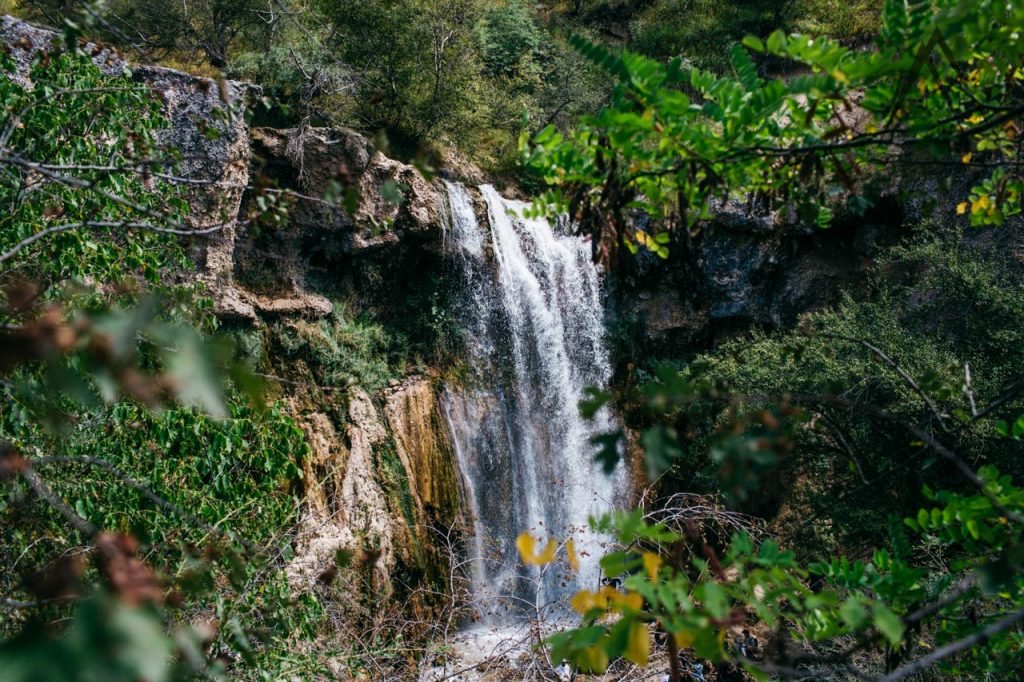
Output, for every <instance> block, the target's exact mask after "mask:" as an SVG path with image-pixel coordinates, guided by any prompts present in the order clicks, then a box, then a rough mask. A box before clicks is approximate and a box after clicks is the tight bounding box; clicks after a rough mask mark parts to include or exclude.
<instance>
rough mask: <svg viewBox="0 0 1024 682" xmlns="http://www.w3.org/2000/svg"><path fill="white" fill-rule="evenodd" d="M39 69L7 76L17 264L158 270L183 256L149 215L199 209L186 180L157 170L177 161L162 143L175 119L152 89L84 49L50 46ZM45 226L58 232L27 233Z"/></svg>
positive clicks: (7, 164)
mask: <svg viewBox="0 0 1024 682" xmlns="http://www.w3.org/2000/svg"><path fill="white" fill-rule="evenodd" d="M0 68H2V70H3V71H4V72H7V73H10V72H11V71H13V69H14V62H13V60H12V59H11V58H10V57H8V56H7V55H0ZM28 78H29V79H30V80H31V82H32V83H34V87H31V88H26V87H25V86H24V85H22V84H21V82H20V81H18V80H16V79H13V78H9V77H6V76H5V77H3V78H0V109H2V110H3V112H4V116H3V119H4V121H5V124H4V127H3V139H4V145H5V147H6V148H7V149H8V150H11V151H13V153H11V151H9V152H8V153H6V154H5V155H4V156H5V158H4V159H3V160H2V161H0V202H2V203H3V205H4V206H5V207H6V209H5V211H4V214H3V215H2V216H0V253H2V254H4V255H5V256H7V255H8V254H9V257H7V258H5V260H6V261H7V262H6V263H4V266H5V270H7V271H8V272H12V271H13V272H18V273H19V274H20V275H21V276H22V277H24V278H26V279H32V280H35V281H37V282H39V283H40V284H45V285H50V284H53V283H55V282H59V281H62V280H66V279H77V280H81V279H82V278H83V277H85V276H86V275H88V276H91V277H93V278H95V279H97V280H98V281H102V282H118V281H121V280H123V279H125V278H126V277H127V276H128V275H129V274H132V275H138V274H141V275H142V276H144V277H145V278H146V279H148V280H149V281H151V282H155V281H156V280H157V279H158V278H159V272H160V270H166V269H168V268H170V267H172V266H174V265H180V264H181V263H182V253H181V250H180V249H179V248H178V246H177V245H176V244H175V243H174V242H173V241H171V240H169V239H166V238H162V237H161V236H159V235H157V234H154V233H153V232H152V231H150V230H147V229H144V227H142V226H143V225H145V224H151V223H152V222H153V220H152V217H153V215H154V214H157V213H159V214H160V215H162V216H163V217H164V218H166V220H167V221H171V222H173V221H175V220H177V219H180V218H181V217H182V216H183V215H184V213H185V211H186V209H187V207H186V205H185V202H184V200H183V198H182V197H181V193H180V191H179V190H178V189H177V188H175V187H172V186H169V185H168V184H167V183H165V182H163V181H162V180H160V179H158V178H153V177H152V176H149V177H147V171H149V170H159V169H160V167H161V166H162V165H163V164H166V163H167V162H168V159H166V158H161V156H162V155H163V154H165V153H166V152H165V151H164V150H160V149H158V148H157V146H156V141H155V133H156V132H157V131H158V130H160V129H161V128H163V127H165V126H166V125H167V121H166V119H165V118H164V117H163V115H162V113H161V111H160V105H159V102H158V101H157V100H156V98H155V97H154V95H153V93H152V91H151V90H149V88H147V87H145V86H142V85H139V84H136V83H133V82H132V81H131V80H130V79H128V78H127V77H124V76H113V77H109V76H105V75H103V74H102V73H100V70H99V69H98V68H97V67H96V65H94V64H93V63H92V60H91V59H90V58H89V56H88V55H85V54H81V53H74V52H53V53H50V54H47V55H43V54H40V55H38V56H37V58H36V60H35V62H34V63H33V65H32V68H31V69H30V71H29V73H28ZM39 163H45V164H46V166H45V167H37V166H36V165H34V164H39ZM91 167H96V169H95V170H91ZM108 168H114V169H118V168H121V169H124V170H123V172H109V171H107V170H104V169H108ZM43 230H49V231H50V233H51V234H50V236H48V237H46V238H44V239H40V240H38V241H34V242H32V241H26V240H32V239H33V238H34V237H35V235H37V234H39V233H41V232H42V231H43ZM23 242H24V243H23ZM19 247H20V248H19Z"/></svg>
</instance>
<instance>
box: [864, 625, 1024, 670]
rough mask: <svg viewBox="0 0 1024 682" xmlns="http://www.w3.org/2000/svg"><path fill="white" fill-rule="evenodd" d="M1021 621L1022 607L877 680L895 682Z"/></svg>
mask: <svg viewBox="0 0 1024 682" xmlns="http://www.w3.org/2000/svg"><path fill="white" fill-rule="evenodd" d="M1021 621H1024V609H1020V610H1019V611H1014V612H1013V613H1011V614H1009V615H1008V616H1006V617H1005V618H1003V619H1002V620H998V621H996V622H995V623H992V624H991V625H988V626H986V627H984V628H982V629H981V630H978V631H977V632H975V633H974V634H972V635H969V636H967V637H964V638H963V639H958V640H957V641H955V642H950V643H949V644H946V645H945V646H941V647H939V648H938V649H936V650H935V651H933V652H932V653H930V654H928V655H927V656H923V657H921V658H919V659H917V660H916V661H912V662H910V663H908V664H906V665H905V666H903V667H901V668H897V669H896V670H894V671H893V672H891V673H889V674H888V675H886V676H885V677H883V678H881V680H879V682H897V680H902V679H904V678H906V677H910V676H911V675H915V674H917V673H919V672H921V671H923V670H927V669H928V668H930V667H932V666H933V665H935V664H936V663H938V662H939V661H941V660H943V659H946V658H949V657H950V656H952V655H953V654H957V653H959V652H961V651H964V650H965V649H970V648H971V647H973V646H976V645H978V644H981V643H982V642H985V641H986V640H988V639H989V638H990V637H993V636H995V635H998V634H999V633H1000V632H1003V631H1004V630H1009V629H1010V628H1012V627H1014V626H1015V625H1017V624H1018V623H1020V622H1021Z"/></svg>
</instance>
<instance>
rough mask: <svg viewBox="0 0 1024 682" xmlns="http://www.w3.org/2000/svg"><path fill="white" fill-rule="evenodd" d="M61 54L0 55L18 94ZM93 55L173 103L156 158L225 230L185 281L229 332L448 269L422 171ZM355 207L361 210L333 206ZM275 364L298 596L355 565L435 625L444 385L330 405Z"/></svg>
mask: <svg viewBox="0 0 1024 682" xmlns="http://www.w3.org/2000/svg"><path fill="white" fill-rule="evenodd" d="M59 40H61V38H60V36H59V35H58V34H57V33H55V32H53V31H50V30H47V29H44V28H40V27H36V26H33V25H30V24H28V23H25V22H23V21H20V20H17V19H14V18H11V17H6V16H5V17H2V18H0V42H2V43H3V44H4V45H5V46H9V47H10V49H11V54H12V56H13V57H14V58H15V60H16V63H17V65H18V73H17V74H16V75H15V76H14V77H16V78H20V79H22V80H23V82H25V83H26V84H28V85H30V83H29V82H28V79H27V74H28V69H29V66H30V64H31V61H32V59H34V58H35V56H36V55H38V54H40V53H42V52H45V51H47V50H50V49H52V48H53V47H54V46H55V43H57V42H58V41H59ZM82 49H84V50H85V51H86V53H87V54H90V55H92V57H93V60H94V62H95V63H96V64H97V65H98V66H99V67H100V68H101V69H102V70H104V71H105V72H107V73H117V74H120V73H124V72H128V73H130V74H131V77H132V78H133V79H134V80H135V81H137V82H139V83H143V84H145V85H146V86H148V87H149V88H151V89H152V90H153V92H154V93H155V94H156V96H157V97H158V98H159V99H160V101H161V102H162V103H163V105H164V108H165V112H166V114H167V117H168V119H169V121H170V125H169V127H168V128H166V129H165V130H163V131H161V133H160V138H161V139H160V141H161V142H162V143H163V144H166V145H167V146H168V147H169V148H172V149H175V150H177V151H178V152H180V155H181V157H180V158H181V162H180V164H179V165H178V166H177V167H176V168H175V175H176V176H179V177H180V178H181V182H182V183H183V184H185V185H186V186H187V187H188V197H189V204H190V211H189V217H188V222H189V224H190V225H191V226H193V227H195V228H197V229H201V228H207V227H210V226H216V225H223V227H222V228H221V229H219V230H217V231H216V232H215V233H213V235H212V236H210V237H206V238H199V239H196V240H193V241H191V242H189V243H188V246H189V247H190V249H191V250H192V255H193V260H194V262H195V264H196V270H195V272H192V273H180V274H179V276H181V277H184V278H191V279H193V280H197V281H198V282H200V283H201V284H202V285H203V287H204V288H205V291H206V292H207V293H208V294H209V295H210V296H211V297H212V298H213V300H214V303H215V311H216V313H217V315H218V316H219V317H220V318H221V319H222V320H223V321H224V323H225V324H226V325H228V327H229V328H233V329H235V330H238V329H242V330H244V331H245V332H246V333H248V334H250V335H251V336H254V337H262V338H267V337H270V336H273V331H272V330H270V328H269V326H268V324H269V323H270V322H273V323H274V324H276V325H278V328H284V329H289V328H291V327H290V325H291V326H294V325H298V324H306V325H307V327H308V326H309V324H310V322H311V321H315V320H317V319H320V318H324V317H326V316H329V315H331V314H332V312H333V309H334V304H333V303H332V299H333V300H350V302H351V304H352V307H353V308H354V309H355V311H356V312H358V311H363V310H369V309H370V308H372V307H378V308H387V307H388V306H391V305H394V304H395V301H396V300H398V299H401V297H402V296H403V295H404V290H403V289H402V287H401V286H400V285H399V284H397V283H398V282H401V281H406V280H410V279H411V280H415V279H416V278H415V277H412V278H409V277H401V276H399V275H397V274H396V273H397V272H399V271H400V270H402V269H405V270H407V271H408V272H414V273H419V274H422V273H423V272H426V271H429V270H430V268H434V269H436V259H437V258H438V256H439V254H440V251H441V243H442V234H443V221H442V218H441V215H442V205H443V195H442V194H441V190H440V186H439V184H435V183H431V182H428V181H427V180H425V179H424V178H423V177H422V176H421V175H420V173H419V172H418V171H416V170H415V169H414V168H413V167H412V166H409V165H406V164H403V163H400V162H398V161H395V160H392V159H389V158H387V157H386V156H384V155H383V154H381V153H379V152H377V151H375V150H374V149H373V146H372V144H371V143H370V142H369V141H368V140H367V139H365V138H363V137H361V136H360V135H358V134H356V133H354V132H352V131H348V130H321V129H308V128H306V129H292V130H273V129H251V128H250V127H249V125H248V124H247V122H246V116H245V109H246V106H247V104H248V101H249V99H250V98H251V96H252V95H254V94H257V92H258V90H257V89H256V88H254V87H253V86H250V85H247V84H244V83H237V82H232V81H223V82H217V81H213V80H210V79H206V78H201V77H197V76H193V75H190V74H187V73H183V72H180V71H176V70H173V69H168V68H161V67H152V66H141V67H140V66H135V67H132V66H130V65H129V64H128V62H127V61H126V60H125V59H124V58H123V57H121V56H120V55H119V54H118V53H117V52H116V51H114V50H112V49H109V48H104V47H100V46H96V45H91V44H89V45H84V46H82ZM211 130H212V131H213V132H211ZM346 190H351V191H352V192H353V193H354V195H357V196H358V197H359V201H358V204H356V205H349V206H343V205H341V203H339V202H336V201H328V200H327V199H326V198H325V197H329V196H330V195H331V193H332V192H334V193H335V195H338V194H339V192H340V193H341V194H344V193H345V191H346ZM261 197H263V198H264V199H263V200H264V201H267V200H268V198H269V199H272V200H277V201H281V202H284V203H285V204H287V207H288V220H287V221H286V222H285V223H284V224H282V225H280V226H279V227H275V228H267V227H266V226H262V225H260V224H258V223H257V222H255V221H252V220H250V218H251V217H252V215H254V213H256V212H258V211H260V210H263V209H262V208H259V207H257V206H256V205H255V204H256V203H257V202H258V201H260V198H261ZM423 261H430V263H431V265H430V266H429V267H427V268H424V267H423ZM271 342H272V341H271ZM263 360H264V361H265V363H266V364H265V367H264V369H268V370H271V371H273V372H274V374H273V375H272V377H273V378H272V380H271V383H272V390H273V392H274V393H275V394H276V395H277V396H278V397H280V398H281V399H283V400H284V401H285V402H286V404H287V405H289V406H290V409H291V412H292V415H293V416H294V418H295V419H296V421H297V422H298V424H299V425H300V426H301V427H302V429H303V431H304V432H305V434H306V437H307V441H308V446H309V456H308V458H307V459H306V461H304V462H303V463H302V470H303V473H304V478H303V485H304V493H305V502H304V509H303V513H302V522H301V525H300V527H299V529H298V532H297V536H296V540H295V558H294V559H293V560H292V561H291V564H290V568H289V575H290V576H291V577H292V579H293V582H294V583H295V584H296V585H299V586H305V587H311V586H313V585H319V584H322V583H324V582H327V581H325V579H324V576H325V575H327V574H330V572H331V571H332V570H334V569H336V568H337V565H338V557H339V556H345V557H348V558H347V559H346V562H345V568H346V569H347V570H351V571H354V572H355V573H356V574H357V575H356V578H358V580H357V581H355V582H357V583H359V584H362V585H364V586H365V588H366V591H367V593H368V594H371V595H373V596H374V597H375V598H378V599H379V598H380V597H382V596H383V597H387V596H389V595H394V594H395V593H398V592H401V593H402V595H403V596H404V597H409V598H411V601H410V602H408V603H409V604H410V606H411V607H413V608H415V609H430V608H431V606H432V604H431V598H429V597H424V596H423V595H429V594H436V593H437V590H436V589H434V588H435V587H438V586H440V587H441V588H442V589H443V586H444V583H443V581H442V577H443V575H444V572H445V570H446V567H447V564H448V561H449V553H450V551H451V549H452V548H451V546H450V542H451V540H452V538H453V537H457V535H458V533H459V532H460V529H461V528H462V524H463V519H462V513H461V504H460V501H459V500H460V493H459V483H458V479H457V476H456V473H455V465H454V461H453V457H452V453H451V446H450V444H449V442H448V435H447V432H446V430H445V427H444V423H443V420H442V419H441V416H440V414H439V411H438V403H437V390H436V384H437V379H436V373H435V374H434V375H433V378H428V377H425V376H423V375H410V376H408V377H406V378H405V379H404V380H402V381H397V380H393V381H392V384H393V385H391V386H390V387H388V388H387V389H386V390H382V391H378V392H376V393H374V394H372V395H371V394H370V393H368V392H367V391H366V390H364V389H363V388H361V387H359V386H346V387H333V388H329V389H326V390H321V388H320V387H318V386H315V385H314V383H313V379H312V376H313V372H312V371H311V367H312V368H313V369H315V360H314V359H311V358H308V357H298V358H294V359H282V360H278V359H275V360H274V361H273V362H269V361H268V358H266V357H264V358H263ZM278 375H288V376H292V377H296V378H297V379H301V380H300V381H297V380H294V379H290V380H288V379H284V378H282V377H279V376H278ZM342 389H344V390H342Z"/></svg>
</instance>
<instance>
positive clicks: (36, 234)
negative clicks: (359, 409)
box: [0, 31, 322, 680]
mask: <svg viewBox="0 0 1024 682" xmlns="http://www.w3.org/2000/svg"><path fill="white" fill-rule="evenodd" d="M70 37H71V39H72V40H73V41H74V40H75V35H74V31H71V32H70ZM0 60H2V62H3V67H4V69H5V70H6V71H9V70H11V68H12V66H13V65H12V63H11V60H10V58H9V57H8V56H7V55H6V53H4V54H3V55H0ZM29 76H30V78H31V81H32V88H31V89H28V88H25V87H24V86H23V85H21V84H19V83H20V81H17V80H14V79H11V78H7V77H4V78H0V97H2V104H3V106H4V108H5V111H6V112H7V117H6V118H5V127H4V129H3V133H2V135H3V138H2V139H3V145H4V154H3V155H2V159H0V169H2V174H0V198H2V199H3V201H4V203H5V206H6V207H7V209H8V212H7V213H5V216H4V218H3V219H0V239H2V240H3V241H2V242H0V243H2V248H3V249H4V253H5V254H9V255H7V256H6V257H5V258H4V261H3V270H2V272H0V287H2V292H3V302H2V304H0V323H2V324H0V349H2V352H0V357H2V358H3V360H2V362H0V373H2V375H3V376H2V378H0V391H2V392H3V395H4V399H3V401H2V404H3V409H0V485H2V488H0V490H2V493H3V494H2V498H0V524H2V525H3V527H4V529H5V532H4V533H3V534H2V535H0V563H2V565H3V566H4V567H5V570H4V571H3V572H2V574H0V595H2V597H3V602H2V603H0V606H2V607H3V608H4V609H5V612H4V618H3V620H2V621H0V635H2V636H3V638H4V640H5V641H4V643H3V644H0V669H3V670H4V671H5V673H6V674H8V675H9V676H12V679H24V680H41V679H47V680H51V679H52V680H58V679H81V678H82V677H83V676H85V677H89V676H92V677H94V678H96V679H143V678H144V679H152V680H160V679H184V678H188V677H191V676H193V675H195V674H202V675H204V676H207V677H215V678H216V677H222V676H223V675H224V674H225V670H226V665H225V663H224V661H226V660H228V659H234V660H237V661H244V662H245V663H246V664H247V665H253V666H255V665H260V666H263V668H264V669H265V670H267V671H268V672H272V671H274V670H277V669H286V666H291V665H293V663H294V660H290V661H289V660H288V659H294V658H295V657H292V656H290V654H289V653H288V652H287V644H286V641H287V640H289V639H291V638H293V637H295V636H296V635H298V634H299V633H302V634H303V635H304V636H305V637H306V638H307V639H309V638H312V637H313V636H314V635H313V631H314V630H315V629H316V628H318V627H320V623H321V621H320V618H321V615H322V612H321V611H320V610H319V606H318V604H317V603H316V601H315V600H313V599H312V598H311V597H303V598H301V599H296V598H295V597H294V596H293V595H292V594H291V592H290V590H289V589H288V586H287V582H286V579H285V576H284V572H283V563H282V562H283V561H284V560H286V559H287V557H288V553H289V551H290V549H289V545H290V535H289V533H290V531H291V528H292V526H293V525H294V523H295V522H296V516H295V514H296V509H297V500H296V498H295V496H294V493H295V492H296V487H295V483H296V482H297V480H298V479H299V478H300V473H299V472H300V470H299V464H300V463H301V461H302V459H303V458H304V457H305V455H306V444H305V438H304V435H303V434H302V432H301V431H300V430H299V429H298V428H297V427H296V426H295V424H294V422H293V421H292V420H291V418H290V417H288V416H287V415H286V414H285V413H284V411H283V407H282V406H280V405H272V406H270V407H268V408H265V407H262V406H260V403H259V401H258V400H257V399H256V398H257V397H258V396H257V395H256V392H255V391H254V390H253V388H254V387H253V382H252V375H251V373H250V372H249V371H248V369H247V368H243V367H240V366H238V365H237V364H235V363H233V362H231V349H230V348H229V347H227V346H226V345H224V344H222V343H218V342H213V341H211V339H210V338H209V337H208V336H207V333H208V332H210V331H211V330H212V328H213V327H214V326H215V325H214V323H213V321H212V319H211V318H210V316H209V309H210V306H211V303H210V301H209V300H206V299H202V298H199V297H196V296H194V295H193V294H194V293H195V292H194V291H192V290H191V289H190V288H189V287H180V286H179V287H172V286H168V285H166V284H164V283H162V281H161V280H162V277H163V276H165V275H167V274H168V273H169V272H170V271H172V270H174V269H176V268H179V267H181V266H186V265H188V263H187V261H185V260H184V258H183V256H182V250H181V248H180V246H179V245H178V243H177V242H176V237H174V236H172V235H175V234H179V233H182V232H183V230H184V229H185V226H184V225H182V222H181V221H182V218H183V217H184V215H185V212H186V209H187V206H186V204H185V201H184V193H183V192H179V191H178V189H177V188H176V187H175V186H173V184H172V183H170V182H165V181H164V180H162V179H161V177H160V176H161V174H163V173H164V172H166V171H167V169H169V168H173V165H174V161H175V160H176V158H177V156H176V155H177V152H175V151H173V150H167V149H164V148H161V147H159V146H158V145H157V144H156V135H155V133H156V132H157V131H158V130H159V129H160V128H161V127H163V126H165V125H166V120H165V119H164V118H163V116H162V114H161V111H160V106H159V103H158V102H157V101H156V100H155V99H154V97H153V95H152V93H151V92H150V91H149V90H148V89H147V88H145V87H142V86H139V85H137V84H135V83H133V82H132V81H131V80H130V79H128V78H127V77H125V76H123V75H104V74H102V73H101V72H100V70H99V69H98V68H97V67H96V65H94V64H93V63H92V62H91V60H90V59H89V58H88V57H87V56H85V55H81V54H78V53H75V52H66V51H60V50H59V49H55V50H53V51H51V52H49V53H39V54H38V55H36V59H35V61H34V62H33V65H32V67H31V70H30V72H29ZM136 225H138V227H135V226H136ZM68 280H78V283H77V284H71V283H69V282H68ZM97 285H99V286H97ZM41 292H42V293H43V294H44V296H43V297H38V295H39V294H40V293H41ZM221 373H225V374H227V375H229V376H230V377H231V379H232V380H233V384H234V386H233V389H231V390H228V389H226V388H225V386H224V382H223V381H222V380H221V377H220V376H219V375H220V374H221ZM140 544H141V546H140ZM81 547H86V548H88V549H89V550H90V551H88V552H85V553H83V552H79V551H76V548H81ZM140 549H141V550H143V551H144V555H142V556H144V557H145V560H143V559H142V558H141V557H140V555H139V554H138V551H139V550H140ZM165 597H166V599H165ZM12 605H13V606H12ZM8 609H11V610H10V613H8ZM200 620H204V621H206V622H212V623H215V624H216V626H218V627H216V628H211V627H198V626H196V627H193V626H190V625H185V624H184V623H187V622H199V621H200ZM169 635H172V636H173V637H170V636H169ZM219 657H222V658H223V659H224V661H219V660H217V659H218V658H219Z"/></svg>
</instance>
